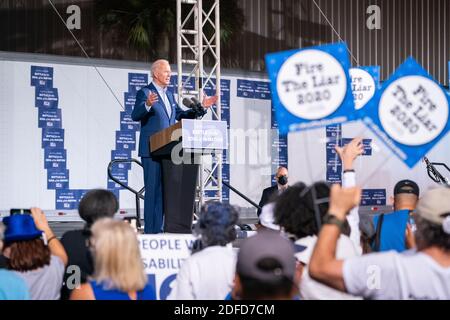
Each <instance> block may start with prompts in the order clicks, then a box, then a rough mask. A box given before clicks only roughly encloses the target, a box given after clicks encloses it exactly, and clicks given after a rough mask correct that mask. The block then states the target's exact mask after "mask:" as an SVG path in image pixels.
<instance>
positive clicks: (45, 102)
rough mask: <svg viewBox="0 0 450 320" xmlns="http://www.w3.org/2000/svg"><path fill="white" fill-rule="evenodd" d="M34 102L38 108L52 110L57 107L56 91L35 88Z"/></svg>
mask: <svg viewBox="0 0 450 320" xmlns="http://www.w3.org/2000/svg"><path fill="white" fill-rule="evenodd" d="M35 99H36V102H35V106H36V107H38V108H50V109H54V108H57V107H58V89H56V88H41V87H36V98H35Z"/></svg>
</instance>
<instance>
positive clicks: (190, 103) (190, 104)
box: [183, 98, 195, 109]
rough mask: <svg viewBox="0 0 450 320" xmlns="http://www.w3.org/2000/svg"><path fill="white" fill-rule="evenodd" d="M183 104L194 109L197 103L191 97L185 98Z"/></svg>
mask: <svg viewBox="0 0 450 320" xmlns="http://www.w3.org/2000/svg"><path fill="white" fill-rule="evenodd" d="M183 105H184V106H185V107H187V108H189V109H193V108H194V107H195V103H194V102H192V101H191V99H189V98H184V99H183Z"/></svg>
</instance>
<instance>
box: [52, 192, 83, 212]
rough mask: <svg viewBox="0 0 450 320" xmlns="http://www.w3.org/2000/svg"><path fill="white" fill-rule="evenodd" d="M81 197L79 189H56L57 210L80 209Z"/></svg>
mask: <svg viewBox="0 0 450 320" xmlns="http://www.w3.org/2000/svg"><path fill="white" fill-rule="evenodd" d="M79 198H80V192H79V190H67V189H57V190H56V210H75V209H78V204H79Z"/></svg>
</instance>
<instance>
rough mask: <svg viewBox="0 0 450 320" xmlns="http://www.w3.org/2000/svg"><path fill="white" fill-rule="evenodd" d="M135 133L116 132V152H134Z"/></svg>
mask: <svg viewBox="0 0 450 320" xmlns="http://www.w3.org/2000/svg"><path fill="white" fill-rule="evenodd" d="M135 149H136V133H135V132H134V131H116V150H121V151H124V150H135Z"/></svg>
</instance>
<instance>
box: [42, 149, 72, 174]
mask: <svg viewBox="0 0 450 320" xmlns="http://www.w3.org/2000/svg"><path fill="white" fill-rule="evenodd" d="M66 166H67V152H66V150H65V149H44V168H45V169H57V170H65V169H66Z"/></svg>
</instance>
